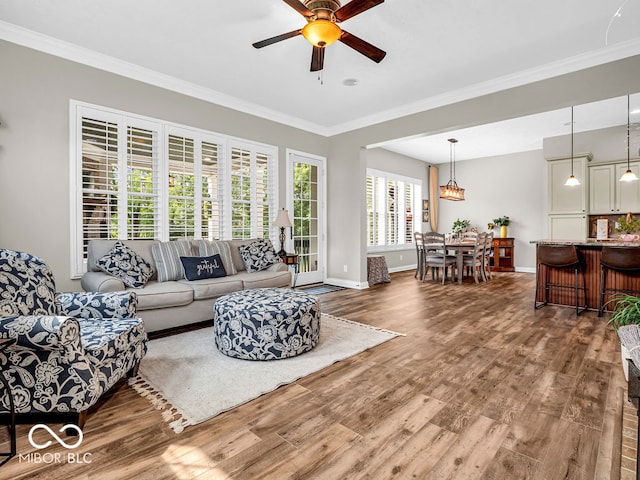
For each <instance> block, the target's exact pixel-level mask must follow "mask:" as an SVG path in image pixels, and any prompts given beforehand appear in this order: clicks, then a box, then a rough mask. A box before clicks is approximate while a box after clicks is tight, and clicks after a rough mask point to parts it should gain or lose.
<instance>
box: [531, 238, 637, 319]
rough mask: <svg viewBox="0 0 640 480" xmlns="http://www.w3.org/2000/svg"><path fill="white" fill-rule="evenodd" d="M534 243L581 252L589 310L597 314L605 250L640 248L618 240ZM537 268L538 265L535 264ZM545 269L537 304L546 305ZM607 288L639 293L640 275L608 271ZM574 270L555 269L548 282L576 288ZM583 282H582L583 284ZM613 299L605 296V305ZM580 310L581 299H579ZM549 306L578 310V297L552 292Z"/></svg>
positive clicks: (541, 273) (541, 274) (572, 294)
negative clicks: (603, 251)
mask: <svg viewBox="0 0 640 480" xmlns="http://www.w3.org/2000/svg"><path fill="white" fill-rule="evenodd" d="M531 243H533V244H536V249H537V245H575V246H576V249H577V250H578V257H579V258H580V260H581V262H582V265H583V269H584V270H583V272H584V274H585V280H586V284H587V308H589V309H590V310H598V307H599V301H600V299H599V297H600V275H601V267H600V256H601V254H602V247H605V246H606V247H634V248H640V242H623V241H621V240H619V239H611V240H596V239H591V238H589V239H586V240H532V241H531ZM536 265H537V261H536ZM545 268H546V267H545V266H544V265H543V266H541V269H540V277H542V278H536V281H537V282H539V285H540V287H539V288H538V298H536V301H538V302H542V301H544V287H543V286H542V285H543V283H542V279H543V278H544V274H545V271H544V270H545ZM607 275H608V276H607V287H610V288H616V289H620V290H635V291H640V275H632V274H622V273H619V272H616V271H612V270H609V271H608V274H607ZM574 281H575V280H574V275H573V270H571V269H565V270H556V269H552V270H551V271H550V272H549V282H551V283H562V284H566V285H573V284H574ZM580 282H582V280H580ZM609 299H610V296H605V303H606V302H607V301H608V300H609ZM580 302H581V306H582V305H584V303H583V302H582V295H580ZM549 304H553V305H568V306H571V307H575V295H574V293H573V292H571V291H550V292H549Z"/></svg>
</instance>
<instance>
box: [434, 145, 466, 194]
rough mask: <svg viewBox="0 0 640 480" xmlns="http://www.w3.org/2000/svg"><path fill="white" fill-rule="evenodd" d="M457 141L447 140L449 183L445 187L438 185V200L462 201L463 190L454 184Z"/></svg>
mask: <svg viewBox="0 0 640 480" xmlns="http://www.w3.org/2000/svg"><path fill="white" fill-rule="evenodd" d="M456 143H458V140H456V139H455V138H450V139H449V181H448V182H447V184H446V185H440V198H443V199H445V200H455V201H460V200H464V188H460V187H459V186H458V184H457V183H456V159H455V156H456V155H455V149H456Z"/></svg>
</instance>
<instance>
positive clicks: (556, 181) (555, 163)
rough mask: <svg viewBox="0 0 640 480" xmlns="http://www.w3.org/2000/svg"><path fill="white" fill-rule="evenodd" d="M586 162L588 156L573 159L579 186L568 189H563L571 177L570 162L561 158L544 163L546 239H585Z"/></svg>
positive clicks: (587, 185) (586, 226)
mask: <svg viewBox="0 0 640 480" xmlns="http://www.w3.org/2000/svg"><path fill="white" fill-rule="evenodd" d="M590 160H591V156H590V154H589V155H581V156H576V157H574V158H573V174H574V175H575V177H576V178H577V179H578V180H579V181H580V185H575V186H572V187H570V186H567V185H565V182H566V181H567V179H568V178H569V175H571V159H570V158H562V159H555V160H550V161H549V162H548V164H547V173H548V188H549V204H548V205H549V212H548V213H549V215H548V221H549V224H548V227H549V238H551V239H554V240H557V239H561V240H573V239H584V238H586V237H587V234H588V219H587V205H588V193H589V188H588V187H589V178H588V177H587V172H588V170H587V163H588V162H589V161H590Z"/></svg>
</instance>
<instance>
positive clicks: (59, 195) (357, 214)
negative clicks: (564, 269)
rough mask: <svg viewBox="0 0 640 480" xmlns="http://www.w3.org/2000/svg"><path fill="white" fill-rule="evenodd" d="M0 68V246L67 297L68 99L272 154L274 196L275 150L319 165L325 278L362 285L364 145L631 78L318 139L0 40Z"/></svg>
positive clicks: (577, 80)
mask: <svg viewBox="0 0 640 480" xmlns="http://www.w3.org/2000/svg"><path fill="white" fill-rule="evenodd" d="M0 58H1V59H2V75H1V76H0V121H2V125H1V126H0V245H1V246H3V247H8V248H15V249H19V250H26V251H29V252H33V253H35V254H37V255H40V256H42V257H44V258H45V259H46V260H47V261H48V262H49V263H50V264H51V265H52V267H53V269H54V273H55V275H56V278H57V280H58V284H59V288H60V289H63V290H64V289H72V288H79V285H78V284H77V282H73V281H71V280H69V235H70V225H69V188H70V187H69V100H70V99H75V100H79V101H84V102H89V103H95V104H98V105H104V106H108V107H111V108H115V109H120V110H125V111H129V112H133V113H137V114H141V115H148V116H151V117H155V118H160V119H165V120H169V121H172V122H176V123H182V124H185V125H190V126H194V127H198V128H203V129H206V130H211V131H214V132H219V133H224V134H229V135H233V136H237V137H241V138H246V139H250V140H254V141H258V142H264V143H268V144H271V145H277V146H278V147H279V155H280V161H281V163H280V166H281V172H280V180H281V183H280V184H281V185H284V159H285V151H284V149H285V148H287V147H288V148H292V149H296V150H300V151H303V152H308V153H312V154H315V155H320V156H326V157H327V158H328V161H327V188H328V192H327V217H328V222H327V223H328V225H327V234H328V238H327V243H328V246H327V253H328V271H327V276H328V277H330V278H332V279H335V280H336V281H339V282H342V283H344V284H346V285H349V286H365V285H366V215H365V213H366V212H365V209H366V204H365V173H366V166H367V151H366V150H365V149H364V147H365V146H367V145H373V144H377V143H381V142H384V141H388V140H393V139H397V138H404V137H408V136H411V135H418V134H424V133H435V132H441V131H447V130H453V129H456V128H462V127H468V126H474V125H480V124H483V123H487V122H494V121H499V120H505V119H508V118H514V117H519V116H522V115H528V114H532V113H539V112H542V111H546V110H550V109H556V108H560V107H567V106H571V105H578V104H581V103H587V102H590V101H595V100H600V99H604V98H609V97H614V96H621V95H625V94H626V93H627V92H630V91H637V78H639V77H640V58H639V57H632V58H629V59H625V60H620V61H618V62H612V63H610V64H607V65H602V66H599V67H594V68H590V69H586V70H584V71H580V72H576V73H572V74H568V75H563V76H561V77H556V78H552V79H549V80H544V81H539V82H535V83H533V84H529V85H525V86H522V87H517V88H512V89H509V90H505V91H502V92H498V93H495V94H491V95H485V96H482V97H478V98H474V99H470V100H467V101H464V102H459V103H456V104H452V105H448V106H445V107H440V108H435V109H432V110H428V111H425V112H420V113H417V114H413V115H408V116H405V117H402V118H398V119H395V120H391V121H388V122H383V123H380V124H377V125H372V126H370V127H366V128H362V129H359V130H355V131H352V132H348V133H344V134H341V135H336V136H334V137H331V138H323V137H320V136H317V135H313V134H311V133H308V132H304V131H301V130H298V129H295V128H291V127H287V126H284V125H282V124H279V123H276V122H271V121H268V120H264V119H260V118H257V117H254V116H251V115H247V114H243V113H241V112H237V111H234V110H230V109H227V108H223V107H220V106H216V105H212V104H210V103H207V102H204V101H201V100H197V99H194V98H191V97H188V96H185V95H181V94H177V93H173V92H169V91H167V90H163V89H161V88H157V87H154V86H150V85H147V84H144V83H141V82H137V81H133V80H130V79H126V78H124V77H121V76H118V75H114V74H110V73H106V72H104V71H101V70H98V69H95V68H90V67H86V66H82V65H79V64H76V63H73V62H70V61H67V60H62V59H59V58H57V57H53V56H51V55H47V54H43V53H39V52H36V51H33V50H30V49H28V48H25V47H20V46H16V45H14V44H11V43H8V42H4V41H0ZM463 174H464V171H461V172H460V179H462V178H464V177H463V176H462V175H463ZM486 175H487V176H486V182H487V183H489V182H491V178H492V175H493V173H486ZM487 188H490V187H487ZM496 188H497V187H496ZM541 188H544V187H541ZM545 198H546V194H545ZM280 200H281V203H284V191H283V189H281V191H280ZM470 204H471V203H470V202H469V205H470ZM487 213H489V212H487ZM442 214H443V212H442V211H441V215H442ZM497 214H500V213H497ZM504 214H508V212H504ZM454 215H455V213H454ZM517 215H520V214H519V213H518V214H517ZM515 216H516V215H515V214H514V217H515ZM484 217H485V214H484V213H483V214H479V215H478V218H479V219H480V218H484ZM441 218H442V217H441ZM483 221H484V220H483ZM441 222H443V223H442V225H445V224H446V223H445V220H444V219H442V220H441ZM521 235H524V234H522V233H521ZM531 235H534V234H533V233H531ZM516 255H518V254H516ZM343 265H347V266H348V269H347V270H348V271H347V272H344V271H343Z"/></svg>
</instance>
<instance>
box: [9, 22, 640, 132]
mask: <svg viewBox="0 0 640 480" xmlns="http://www.w3.org/2000/svg"><path fill="white" fill-rule="evenodd" d="M0 39H1V40H6V41H8V42H11V43H15V44H18V45H22V46H24V47H28V48H32V49H34V50H38V51H41V52H44V53H47V54H50V55H54V56H57V57H60V58H64V59H66V60H70V61H73V62H77V63H80V64H83V65H87V66H90V67H93V68H97V69H100V70H103V71H107V72H110V73H114V74H117V75H121V76H123V77H127V78H131V79H133V80H137V81H140V82H143V83H147V84H149V85H153V86H156V87H160V88H164V89H167V90H170V91H173V92H176V93H180V94H183V95H187V96H190V97H193V98H197V99H200V100H203V101H206V102H209V103H213V104H216V105H220V106H222V107H226V108H230V109H233V110H237V111H240V112H243V113H247V114H249V115H254V116H256V117H260V118H264V119H266V120H270V121H273V122H277V123H281V124H283V125H287V126H289V127H293V128H298V129H300V130H304V131H308V132H311V133H314V134H317V135H320V136H324V137H331V136H333V135H338V134H342V133H346V132H349V131H352V130H356V129H359V128H364V127H368V126H370V125H375V124H378V123H382V122H386V121H389V120H395V119H398V118H401V117H404V116H407V115H412V114H415V113H419V112H422V111H425V110H430V109H433V108H438V107H442V106H445V105H449V104H452V103H456V102H460V101H464V100H469V99H472V98H475V97H479V96H482V95H488V94H491V93H496V92H499V91H501V90H506V89H509V88H514V87H519V86H522V85H526V84H528V83H533V82H536V81H540V80H546V79H549V78H552V77H556V76H559V75H564V74H567V73H571V72H575V71H578V70H582V69H586V68H590V67H595V66H597V65H601V64H604V63H608V62H613V61H616V60H621V59H623V58H627V57H631V56H634V55H639V54H640V39H634V40H629V41H626V42H620V43H618V44H615V45H613V46H607V47H604V48H601V49H598V50H594V51H591V52H587V53H585V54H582V55H577V56H575V57H571V58H568V59H564V60H561V61H557V62H552V63H548V64H545V65H541V66H539V67H536V68H532V69H528V70H523V71H521V72H516V73H514V74H511V75H505V76H502V77H498V78H495V79H491V80H488V81H486V82H481V83H477V84H474V85H471V86H469V87H465V88H461V89H458V90H453V91H451V92H446V93H443V94H440V95H435V96H432V97H428V98H425V99H422V100H420V101H418V102H413V103H409V104H405V105H401V106H399V107H397V108H392V109H388V110H384V111H382V112H378V113H375V114H373V115H368V116H364V117H361V118H359V119H357V120H354V121H351V122H345V123H342V124H338V125H333V126H331V127H326V126H323V125H320V124H317V123H314V122H310V121H308V120H304V119H301V118H299V117H294V116H291V115H286V114H283V113H282V112H279V111H277V110H272V109H268V108H265V107H263V106H261V105H258V104H256V103H252V102H247V101H245V100H242V99H239V98H237V97H233V96H231V95H227V94H225V93H222V92H218V91H216V90H213V89H210V88H206V87H203V86H200V85H196V84H194V83H191V82H187V81H184V80H181V79H179V78H176V77H173V76H171V75H166V74H164V73H160V72H156V71H154V70H151V69H149V68H145V67H141V66H139V65H135V64H133V63H129V62H125V61H123V60H119V59H117V58H114V57H111V56H109V55H105V54H102V53H98V52H95V51H93V50H89V49H87V48H84V47H80V46H78V45H74V44H71V43H68V42H64V41H62V40H58V39H56V38H53V37H49V36H47V35H43V34H41V33H38V32H34V31H33V30H28V29H26V28H22V27H19V26H17V25H13V24H11V23H7V22H3V21H0Z"/></svg>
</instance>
